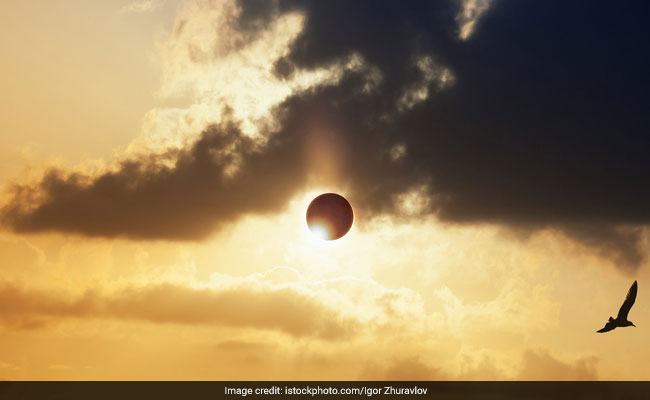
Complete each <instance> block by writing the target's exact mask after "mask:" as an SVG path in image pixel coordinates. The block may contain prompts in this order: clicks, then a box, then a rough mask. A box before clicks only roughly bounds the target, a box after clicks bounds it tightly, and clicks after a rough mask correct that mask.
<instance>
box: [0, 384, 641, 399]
mask: <svg viewBox="0 0 650 400" xmlns="http://www.w3.org/2000/svg"><path fill="white" fill-rule="evenodd" d="M352 398H354V399H398V400H399V399H403V400H407V399H440V400H443V399H495V400H496V399H540V400H541V399H551V400H560V399H589V400H593V399H599V400H600V399H648V398H650V382H380V381H371V382H360V381H349V382H348V381H345V382H341V381H309V382H308V381H281V382H280V381H278V382H273V381H263V382H242V381H218V382H0V399H2V400H4V399H52V400H55V399H62V400H63V399H100V400H101V399H117V400H123V399H230V400H240V399H259V400H261V399H268V400H274V399H332V400H334V399H341V400H342V399H352Z"/></svg>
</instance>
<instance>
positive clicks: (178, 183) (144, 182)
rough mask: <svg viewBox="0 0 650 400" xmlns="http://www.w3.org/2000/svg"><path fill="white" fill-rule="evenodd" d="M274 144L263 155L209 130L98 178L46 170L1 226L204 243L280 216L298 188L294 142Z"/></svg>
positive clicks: (224, 129) (18, 196)
mask: <svg viewBox="0 0 650 400" xmlns="http://www.w3.org/2000/svg"><path fill="white" fill-rule="evenodd" d="M277 139H279V141H278V142H277V143H274V142H276V140H275V139H273V138H272V139H271V140H270V142H269V143H268V144H267V145H266V148H265V150H264V151H263V152H262V151H259V150H257V149H256V146H255V143H254V141H253V140H252V139H250V138H248V137H246V136H244V135H241V134H240V131H239V129H238V127H237V126H235V125H233V124H228V125H225V126H212V127H208V128H207V129H206V130H205V131H204V132H203V133H202V135H201V137H200V139H199V140H198V141H197V142H196V143H194V144H193V145H192V146H191V147H189V148H187V149H183V150H179V151H172V152H168V153H167V154H163V155H159V154H155V155H143V156H141V157H140V158H135V159H128V160H126V161H124V162H122V163H121V164H120V165H119V166H118V167H117V169H115V170H110V171H107V172H104V173H103V174H100V175H97V176H86V175H83V174H80V173H66V172H64V171H59V170H51V171H49V172H48V173H47V175H46V176H45V177H44V178H43V180H42V181H41V182H40V183H38V184H37V185H35V186H30V185H22V186H17V187H15V188H14V198H13V200H12V201H11V202H10V203H9V204H8V205H7V206H6V207H5V208H4V210H3V212H2V220H3V222H4V223H5V224H8V225H9V226H11V227H13V229H14V230H15V231H17V232H35V231H52V230H54V231H62V232H70V233H80V234H84V235H88V236H104V237H116V236H126V237H131V238H145V239H185V240H187V239H200V238H204V237H206V236H207V235H209V234H210V233H211V232H212V231H214V229H215V228H216V227H218V226H219V224H223V223H224V222H228V221H232V220H234V219H236V218H237V217H239V216H241V215H244V214H246V213H264V212H270V211H277V210H279V209H281V208H282V207H283V206H284V205H285V203H286V202H287V201H288V199H289V198H291V196H292V195H293V193H294V192H295V191H296V190H297V188H299V187H300V186H301V185H302V184H303V183H304V182H305V179H306V174H305V171H303V170H300V169H299V168H296V167H295V162H296V159H295V158H294V156H295V155H296V154H297V151H296V146H299V139H300V138H298V137H296V138H293V139H292V138H289V137H281V138H280V137H278V138H277ZM273 149H275V150H273ZM244 157H245V158H246V162H245V163H244V164H243V165H240V164H241V159H242V158H244ZM169 164H172V165H173V166H169ZM235 170H236V171H237V174H236V178H232V177H230V176H229V171H235Z"/></svg>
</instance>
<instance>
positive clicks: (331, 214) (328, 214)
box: [307, 193, 354, 240]
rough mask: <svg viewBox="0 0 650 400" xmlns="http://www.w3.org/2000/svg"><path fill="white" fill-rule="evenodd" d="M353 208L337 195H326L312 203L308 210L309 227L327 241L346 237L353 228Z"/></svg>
mask: <svg viewBox="0 0 650 400" xmlns="http://www.w3.org/2000/svg"><path fill="white" fill-rule="evenodd" d="M353 221H354V213H353V212H352V206H350V203H349V202H348V201H347V200H346V199H345V198H344V197H343V196H340V195H338V194H336V193H324V194H321V195H320V196H318V197H316V198H315V199H314V200H312V201H311V203H310V204H309V207H308V208H307V225H308V226H309V230H311V231H312V232H313V233H319V234H322V235H323V236H324V237H323V239H325V240H336V239H340V238H341V237H343V236H345V234H346V233H348V231H349V230H350V228H351V227H352V222H353Z"/></svg>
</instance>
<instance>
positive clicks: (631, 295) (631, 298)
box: [616, 281, 637, 321]
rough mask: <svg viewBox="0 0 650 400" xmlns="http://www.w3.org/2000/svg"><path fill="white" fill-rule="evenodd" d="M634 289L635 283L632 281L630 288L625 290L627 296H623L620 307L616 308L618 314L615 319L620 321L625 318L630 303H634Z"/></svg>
mask: <svg viewBox="0 0 650 400" xmlns="http://www.w3.org/2000/svg"><path fill="white" fill-rule="evenodd" d="M636 289H637V284H636V281H634V283H633V284H632V286H631V287H630V290H628V291H627V296H625V301H624V302H623V305H622V306H621V309H620V310H618V316H617V317H616V319H618V320H620V321H625V320H627V314H628V313H629V312H630V308H632V305H633V304H634V300H636Z"/></svg>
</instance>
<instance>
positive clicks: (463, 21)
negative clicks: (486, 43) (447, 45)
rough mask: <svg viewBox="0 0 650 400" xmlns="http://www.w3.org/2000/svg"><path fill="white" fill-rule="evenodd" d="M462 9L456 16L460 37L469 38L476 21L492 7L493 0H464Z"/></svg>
mask: <svg viewBox="0 0 650 400" xmlns="http://www.w3.org/2000/svg"><path fill="white" fill-rule="evenodd" d="M461 4H462V8H461V11H460V12H459V13H458V15H457V16H456V21H457V22H458V37H459V38H461V39H462V40H467V39H468V38H469V37H470V36H471V34H472V33H473V32H474V29H475V27H476V23H477V22H478V20H479V19H480V18H481V16H482V15H483V14H484V13H485V12H486V11H487V10H488V8H490V5H491V4H492V0H462V2H461Z"/></svg>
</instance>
